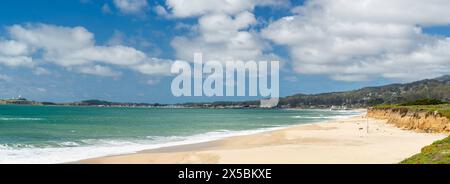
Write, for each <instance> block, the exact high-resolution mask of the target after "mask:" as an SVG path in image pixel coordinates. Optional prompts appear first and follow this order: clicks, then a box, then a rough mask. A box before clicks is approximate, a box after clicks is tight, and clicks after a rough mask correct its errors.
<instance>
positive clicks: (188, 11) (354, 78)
mask: <svg viewBox="0 0 450 184" xmlns="http://www.w3.org/2000/svg"><path fill="white" fill-rule="evenodd" d="M449 9H450V1H447V0H430V1H422V0H377V1H371V0H356V1H355V0H307V1H300V0H248V1H238V0H158V1H147V0H65V1H60V0H40V1H22V0H4V1H2V2H1V5H0V98H11V97H17V96H18V95H22V96H23V97H26V98H28V99H32V100H37V101H53V102H70V101H80V100H86V99H102V100H109V101H117V102H148V103H181V102H206V101H217V100H252V99H257V98H260V97H174V96H173V95H172V93H171V91H170V85H171V81H172V79H173V78H174V76H173V75H171V74H170V67H171V63H173V62H174V61H177V60H181V61H188V62H192V60H193V54H194V52H202V53H203V57H204V60H227V59H232V60H243V61H248V60H278V61H280V62H281V69H280V95H281V96H287V95H292V94H296V93H307V94H312V93H323V92H332V91H344V90H353V89H358V88H361V87H366V86H379V85H384V84H389V83H397V82H400V83H404V82H409V81H415V80H420V79H426V78H434V77H438V76H441V75H444V74H449V73H450V70H449V68H450V37H449V36H450V11H448V10H449Z"/></svg>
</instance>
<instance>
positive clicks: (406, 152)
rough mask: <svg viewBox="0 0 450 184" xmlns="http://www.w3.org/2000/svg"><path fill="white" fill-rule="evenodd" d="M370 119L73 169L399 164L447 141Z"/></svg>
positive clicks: (173, 149)
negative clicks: (182, 165) (250, 164)
mask: <svg viewBox="0 0 450 184" xmlns="http://www.w3.org/2000/svg"><path fill="white" fill-rule="evenodd" d="M365 114H366V113H364V112H363V115H357V116H355V117H349V118H345V119H334V120H328V121H323V122H316V123H308V124H299V125H292V126H288V127H282V128H280V129H276V130H268V131H263V132H257V133H253V134H248V135H236V136H231V137H224V138H220V139H218V140H211V141H206V142H200V143H191V144H182V145H175V146H168V147H161V148H156V149H147V150H142V151H138V152H136V153H130V154H119V155H112V156H104V157H98V158H91V159H85V160H80V161H76V162H69V163H77V164H125V163H132V164H151V163H155V164H165V163H172V164H173V163H175V164H176V163H200V164H202V163H398V162H400V161H401V160H403V159H405V158H407V157H408V156H411V155H414V154H416V153H418V152H420V149H421V148H422V147H423V146H426V145H428V144H431V143H432V142H434V141H436V140H439V139H442V138H444V137H446V135H445V134H425V133H417V132H412V131H407V130H402V129H400V128H397V127H394V126H392V125H389V124H386V123H385V121H384V120H377V119H372V118H369V119H366V118H365ZM366 121H368V122H369V125H370V126H369V133H368V134H367V133H366V132H367V130H366V125H365V123H366ZM330 150H334V152H331V153H330ZM375 155H376V156H375Z"/></svg>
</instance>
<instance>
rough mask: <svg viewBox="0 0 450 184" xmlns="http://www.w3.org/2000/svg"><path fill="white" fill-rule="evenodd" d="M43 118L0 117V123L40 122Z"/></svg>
mask: <svg viewBox="0 0 450 184" xmlns="http://www.w3.org/2000/svg"><path fill="white" fill-rule="evenodd" d="M41 120H45V119H44V118H22V117H0V121H41Z"/></svg>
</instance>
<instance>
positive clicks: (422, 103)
mask: <svg viewBox="0 0 450 184" xmlns="http://www.w3.org/2000/svg"><path fill="white" fill-rule="evenodd" d="M373 108H377V109H402V108H406V109H408V110H412V111H429V112H433V113H434V112H437V113H439V114H441V115H442V116H446V117H447V118H448V119H450V104H448V103H446V102H442V101H440V100H437V99H428V98H426V99H419V100H416V101H411V102H406V103H403V104H399V105H378V106H374V107H373Z"/></svg>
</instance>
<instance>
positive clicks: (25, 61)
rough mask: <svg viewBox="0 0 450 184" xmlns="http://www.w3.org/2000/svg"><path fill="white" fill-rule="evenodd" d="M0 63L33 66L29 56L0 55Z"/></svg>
mask: <svg viewBox="0 0 450 184" xmlns="http://www.w3.org/2000/svg"><path fill="white" fill-rule="evenodd" d="M0 64H3V65H6V66H10V67H21V66H22V67H33V66H34V63H33V60H32V58H31V57H27V56H0Z"/></svg>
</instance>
